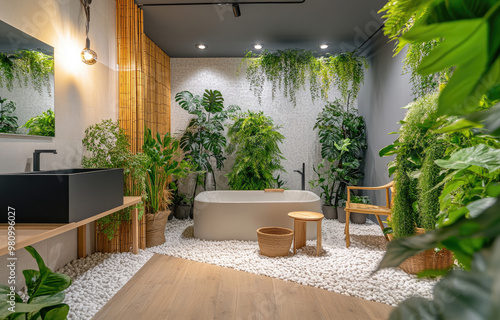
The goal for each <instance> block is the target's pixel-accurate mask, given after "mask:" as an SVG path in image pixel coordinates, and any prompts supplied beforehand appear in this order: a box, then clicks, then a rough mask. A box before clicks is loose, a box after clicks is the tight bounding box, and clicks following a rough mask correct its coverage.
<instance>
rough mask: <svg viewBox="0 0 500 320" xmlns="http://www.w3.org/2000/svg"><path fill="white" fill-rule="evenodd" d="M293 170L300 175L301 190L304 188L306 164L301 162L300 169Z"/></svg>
mask: <svg viewBox="0 0 500 320" xmlns="http://www.w3.org/2000/svg"><path fill="white" fill-rule="evenodd" d="M293 172H297V173H299V174H300V175H302V190H306V164H305V163H302V171H300V170H293Z"/></svg>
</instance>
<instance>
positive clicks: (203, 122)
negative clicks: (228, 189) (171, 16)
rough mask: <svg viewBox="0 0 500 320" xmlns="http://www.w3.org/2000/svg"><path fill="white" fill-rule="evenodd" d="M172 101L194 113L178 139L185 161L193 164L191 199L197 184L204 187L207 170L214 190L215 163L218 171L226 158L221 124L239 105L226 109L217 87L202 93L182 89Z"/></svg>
mask: <svg viewBox="0 0 500 320" xmlns="http://www.w3.org/2000/svg"><path fill="white" fill-rule="evenodd" d="M175 101H176V102H178V103H179V105H180V106H181V107H182V109H184V110H186V111H187V112H188V113H189V114H191V115H193V116H194V117H193V118H192V119H191V120H190V122H189V125H188V126H187V128H186V131H185V132H184V134H183V135H182V137H181V139H180V146H181V148H182V150H183V151H184V153H185V160H188V161H190V162H191V163H192V164H193V170H194V171H195V172H196V176H195V187H194V190H193V198H194V197H195V196H196V191H197V189H198V185H202V186H203V187H204V188H206V183H207V181H206V177H207V173H210V174H211V175H212V179H213V180H212V182H213V185H214V188H215V189H217V181H216V179H215V174H214V165H215V167H216V168H217V170H221V169H222V168H223V167H224V161H225V160H226V157H225V156H224V149H225V148H226V143H227V141H226V137H225V136H224V123H225V122H226V120H227V119H228V118H229V115H231V114H232V113H234V112H236V111H238V110H240V108H239V107H238V106H234V105H231V106H228V107H227V108H225V107H224V98H223V97H222V93H220V91H217V90H205V92H204V94H203V96H198V95H196V96H195V95H193V94H192V93H191V92H188V91H182V92H179V93H178V94H177V95H176V96H175Z"/></svg>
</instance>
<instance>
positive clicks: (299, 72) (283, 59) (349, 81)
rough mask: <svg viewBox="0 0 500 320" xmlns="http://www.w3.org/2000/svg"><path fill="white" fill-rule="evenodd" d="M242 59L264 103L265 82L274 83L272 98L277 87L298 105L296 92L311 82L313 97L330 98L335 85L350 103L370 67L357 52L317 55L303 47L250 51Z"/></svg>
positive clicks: (253, 85)
mask: <svg viewBox="0 0 500 320" xmlns="http://www.w3.org/2000/svg"><path fill="white" fill-rule="evenodd" d="M243 62H244V63H246V66H247V69H246V78H247V80H248V81H249V83H250V90H252V91H253V92H254V94H255V96H257V98H258V99H259V103H262V93H263V91H264V84H265V82H266V81H269V82H271V84H272V98H273V99H274V98H275V96H276V91H277V90H278V89H280V90H282V91H283V95H284V96H285V97H286V98H288V99H289V100H290V102H292V103H293V104H294V106H296V105H297V92H298V91H299V90H301V89H305V86H306V83H308V84H309V90H310V92H311V99H312V101H315V100H316V99H322V100H325V101H326V100H327V99H328V92H329V91H330V90H331V89H332V88H335V89H337V90H338V91H339V93H340V96H341V99H342V102H343V103H344V104H346V105H348V106H349V105H350V104H351V103H352V102H353V101H354V100H355V99H356V98H357V96H358V92H359V89H360V87H361V84H362V83H363V80H364V71H365V70H366V69H367V68H368V62H367V60H366V58H365V57H359V56H356V55H355V53H354V52H349V53H342V54H339V55H330V54H327V55H325V56H322V57H315V55H314V53H313V52H311V51H307V50H302V49H286V50H277V51H275V52H270V51H267V50H265V51H264V52H262V53H261V54H258V55H256V54H253V53H252V52H248V53H247V55H246V56H245V58H244V59H243Z"/></svg>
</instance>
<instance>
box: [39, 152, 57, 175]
mask: <svg viewBox="0 0 500 320" xmlns="http://www.w3.org/2000/svg"><path fill="white" fill-rule="evenodd" d="M41 153H53V154H57V151H56V150H35V152H33V171H40V154H41Z"/></svg>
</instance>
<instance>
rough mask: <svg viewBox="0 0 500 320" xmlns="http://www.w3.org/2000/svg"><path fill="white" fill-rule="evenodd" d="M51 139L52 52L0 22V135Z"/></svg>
mask: <svg viewBox="0 0 500 320" xmlns="http://www.w3.org/2000/svg"><path fill="white" fill-rule="evenodd" d="M1 134H3V135H5V134H16V135H34V136H48V137H54V136H55V113H54V48H53V47H51V46H49V45H48V44H46V43H43V42H42V41H40V40H37V39H35V38H33V37H32V36H30V35H28V34H26V33H24V32H22V31H21V30H18V29H16V28H14V27H13V26H11V25H9V24H7V23H5V22H3V21H0V135H1Z"/></svg>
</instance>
